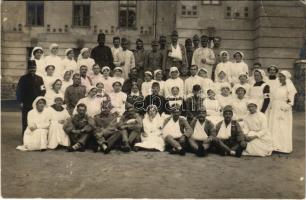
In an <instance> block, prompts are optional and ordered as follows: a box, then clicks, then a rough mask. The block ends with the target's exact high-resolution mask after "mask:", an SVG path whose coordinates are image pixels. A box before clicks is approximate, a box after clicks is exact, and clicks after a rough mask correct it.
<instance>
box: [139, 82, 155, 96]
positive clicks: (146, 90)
mask: <svg viewBox="0 0 306 200" xmlns="http://www.w3.org/2000/svg"><path fill="white" fill-rule="evenodd" d="M152 83H154V81H153V80H151V81H149V82H147V81H145V82H143V83H142V84H141V93H142V95H143V97H144V98H146V96H148V95H151V94H152Z"/></svg>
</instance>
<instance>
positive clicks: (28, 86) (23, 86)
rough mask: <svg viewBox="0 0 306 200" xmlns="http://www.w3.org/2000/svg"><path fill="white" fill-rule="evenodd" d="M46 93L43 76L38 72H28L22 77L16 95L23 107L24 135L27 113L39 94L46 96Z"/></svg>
mask: <svg viewBox="0 0 306 200" xmlns="http://www.w3.org/2000/svg"><path fill="white" fill-rule="evenodd" d="M45 93H46V90H45V86H44V81H43V79H42V77H40V76H37V75H36V74H31V73H28V74H26V75H23V76H21V77H20V79H19V82H18V85H17V91H16V97H17V101H18V102H19V103H22V104H23V107H22V135H23V133H24V131H25V129H26V128H27V125H28V124H27V115H28V112H29V111H30V110H32V103H33V101H34V100H35V99H36V97H38V96H44V95H45Z"/></svg>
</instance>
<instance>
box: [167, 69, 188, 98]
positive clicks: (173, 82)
mask: <svg viewBox="0 0 306 200" xmlns="http://www.w3.org/2000/svg"><path fill="white" fill-rule="evenodd" d="M169 74H170V78H168V79H167V80H166V82H165V97H166V98H167V97H169V96H171V90H172V87H173V86H177V87H178V88H179V89H180V93H179V96H180V97H184V94H185V93H184V81H183V80H182V79H181V78H180V77H179V74H180V73H179V70H178V69H177V67H171V68H170V72H169Z"/></svg>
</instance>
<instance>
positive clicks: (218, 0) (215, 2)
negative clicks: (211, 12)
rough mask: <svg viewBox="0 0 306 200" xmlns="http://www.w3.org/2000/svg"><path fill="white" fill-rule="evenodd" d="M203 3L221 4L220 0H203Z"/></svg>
mask: <svg viewBox="0 0 306 200" xmlns="http://www.w3.org/2000/svg"><path fill="white" fill-rule="evenodd" d="M202 4H203V5H220V0H206V1H205V0H202Z"/></svg>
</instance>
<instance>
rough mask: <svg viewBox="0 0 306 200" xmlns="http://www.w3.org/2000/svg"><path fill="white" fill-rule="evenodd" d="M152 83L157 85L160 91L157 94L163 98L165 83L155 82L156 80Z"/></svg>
mask: <svg viewBox="0 0 306 200" xmlns="http://www.w3.org/2000/svg"><path fill="white" fill-rule="evenodd" d="M153 81H154V82H156V83H159V88H160V90H159V93H158V94H159V95H160V96H163V97H164V96H165V81H156V80H153Z"/></svg>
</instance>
